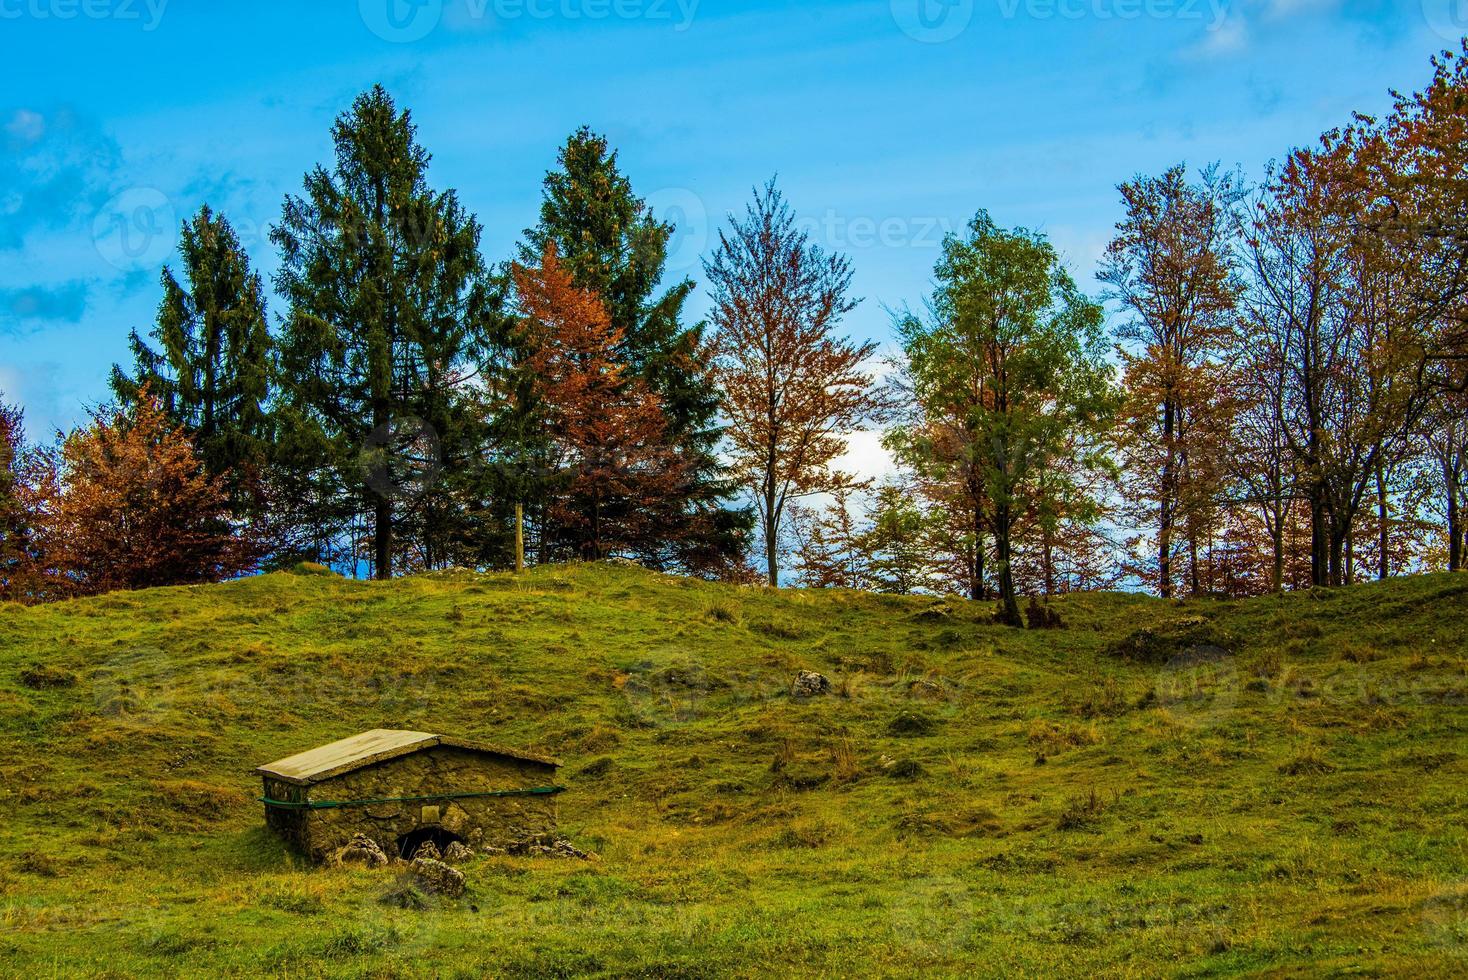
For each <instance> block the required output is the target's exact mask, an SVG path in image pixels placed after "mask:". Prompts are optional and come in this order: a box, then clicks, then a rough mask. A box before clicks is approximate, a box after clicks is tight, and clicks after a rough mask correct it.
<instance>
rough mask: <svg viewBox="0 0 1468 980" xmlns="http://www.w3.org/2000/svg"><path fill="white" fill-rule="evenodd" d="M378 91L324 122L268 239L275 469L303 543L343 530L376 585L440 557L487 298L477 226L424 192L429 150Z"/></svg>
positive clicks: (455, 205)
mask: <svg viewBox="0 0 1468 980" xmlns="http://www.w3.org/2000/svg"><path fill="white" fill-rule="evenodd" d="M416 132H417V131H416V127H415V126H414V124H413V122H412V119H411V115H410V114H409V113H408V112H407V111H406V110H399V109H398V107H397V106H396V105H395V104H394V102H393V99H392V98H391V96H389V95H388V93H387V92H386V91H384V90H383V88H382V87H381V86H376V87H374V88H373V89H372V90H371V91H370V92H367V93H364V94H363V95H361V96H360V97H358V98H357V100H356V101H355V102H354V103H353V105H352V108H351V109H350V110H349V111H347V112H346V113H344V114H343V115H342V116H341V117H340V118H338V119H337V121H336V123H335V125H334V126H333V127H332V138H333V141H334V143H335V147H336V162H335V165H334V166H333V168H332V169H330V170H328V169H326V168H324V167H317V168H316V169H315V170H313V171H311V172H310V173H309V174H307V175H306V178H305V194H304V196H301V197H294V196H293V197H288V198H287V199H286V201H285V209H284V213H283V214H282V216H281V220H280V223H279V224H278V225H277V226H276V227H275V228H274V229H273V230H272V232H271V239H272V240H273V241H274V242H275V243H276V245H277V246H279V248H280V250H281V268H280V271H279V272H278V274H277V277H276V285H277V287H278V288H279V290H280V292H281V294H282V295H283V296H284V297H285V299H286V301H287V302H288V303H289V310H288V312H287V315H286V317H285V322H284V326H283V330H282V334H281V338H280V342H279V350H280V355H279V362H280V384H281V408H280V412H279V422H280V427H281V444H282V449H281V455H282V469H283V470H285V471H286V480H287V482H288V484H289V485H290V486H292V487H294V488H295V489H296V490H297V491H299V492H298V493H296V494H295V496H296V497H297V499H300V500H303V501H305V502H306V503H305V506H304V509H303V510H302V512H301V513H300V515H299V518H298V519H299V522H300V523H301V524H302V525H303V526H304V529H305V531H306V532H307V533H306V537H307V538H308V539H309V540H311V541H312V542H314V545H315V547H316V548H317V549H319V550H327V549H330V548H331V547H332V546H333V545H334V544H336V543H339V542H340V541H341V540H342V538H343V537H344V536H354V535H355V534H356V532H357V531H358V530H360V531H362V532H365V534H366V536H368V537H369V538H370V540H371V552H370V562H371V566H372V570H373V573H374V574H375V575H376V576H377V577H378V578H389V577H391V576H392V574H393V570H394V568H395V567H396V566H397V564H398V563H399V562H400V561H401V562H404V563H406V564H407V565H408V566H410V567H440V566H442V565H444V564H447V563H449V562H451V561H452V560H453V559H454V557H455V554H456V552H455V546H456V540H457V538H458V532H459V531H460V530H461V528H460V527H459V526H458V522H459V520H460V517H461V515H462V513H463V511H464V508H462V507H460V506H458V505H456V503H455V501H454V499H453V498H454V496H455V491H456V483H457V481H458V480H460V478H462V477H464V476H465V474H467V473H469V472H470V471H472V469H473V467H470V466H467V465H466V464H467V463H468V462H469V461H470V460H471V459H473V458H475V457H477V455H478V453H479V452H480V451H481V450H482V447H483V436H484V429H483V415H482V413H481V412H478V411H476V410H475V399H474V398H473V397H472V395H471V391H470V389H471V387H472V385H471V382H472V380H473V378H474V376H475V372H476V366H475V365H476V360H477V358H478V355H479V348H480V346H481V344H482V342H483V339H484V336H485V333H486V329H487V325H488V324H489V323H490V322H491V321H492V319H493V316H494V312H495V311H494V309H493V307H494V294H493V292H492V291H491V290H489V289H488V288H487V287H486V284H485V277H484V266H483V262H482V260H481V259H480V256H479V235H480V228H479V225H478V223H477V222H476V221H475V220H474V218H473V216H471V215H469V214H468V213H467V212H465V210H464V209H463V208H462V207H461V206H460V205H459V202H458V198H457V196H456V195H455V193H454V192H453V191H451V190H450V191H442V192H439V191H435V190H433V189H432V188H430V187H429V185H428V164H429V159H430V157H429V154H428V152H427V151H426V150H424V149H423V147H422V146H420V145H419V144H418V142H417V138H416Z"/></svg>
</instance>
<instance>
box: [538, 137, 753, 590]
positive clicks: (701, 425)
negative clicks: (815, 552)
mask: <svg viewBox="0 0 1468 980" xmlns="http://www.w3.org/2000/svg"><path fill="white" fill-rule="evenodd" d="M673 233H674V228H673V226H672V225H671V224H669V223H666V222H662V221H659V220H658V219H657V217H656V216H655V215H654V214H653V213H652V211H651V210H650V209H649V208H648V206H647V203H646V202H645V201H644V200H642V199H641V198H639V197H637V196H636V195H635V194H634V193H633V192H632V185H631V182H630V181H629V180H628V179H627V177H626V176H624V175H623V174H622V172H621V170H620V169H619V168H618V165H617V154H616V152H615V151H614V150H612V149H610V147H609V146H608V144H607V140H606V139H605V138H604V137H602V136H599V135H596V134H595V133H592V132H591V131H590V130H589V129H587V128H585V127H582V128H581V129H579V130H577V131H576V132H575V133H573V134H572V135H571V137H570V138H569V139H568V140H567V141H566V145H565V146H564V147H562V148H561V151H560V155H559V169H557V170H554V171H551V172H550V173H548V174H547V175H546V178H545V187H544V197H543V199H542V202H541V207H540V223H539V224H538V225H537V226H536V227H534V228H531V229H528V230H527V231H526V232H525V242H524V243H523V244H522V245H521V246H520V261H521V264H522V265H526V266H533V265H536V264H537V263H539V262H540V260H541V257H542V256H543V255H544V254H545V252H546V249H547V248H548V247H554V248H555V250H556V252H557V254H558V255H559V256H560V261H561V263H562V265H563V267H564V268H565V269H566V270H568V271H569V272H570V274H571V276H572V278H573V281H574V282H575V285H576V286H577V287H578V288H581V289H587V290H591V291H592V292H594V293H596V294H597V295H598V296H600V297H601V298H602V301H603V302H604V303H605V304H606V308H607V312H608V314H609V315H610V317H611V324H612V326H613V327H614V328H615V329H617V330H619V331H621V333H622V336H623V338H624V340H623V350H624V351H625V356H626V358H627V361H628V363H629V365H630V366H631V368H632V370H633V371H634V372H635V373H636V374H638V375H639V376H641V377H642V379H643V380H644V381H645V382H646V383H647V385H648V387H649V388H650V389H651V390H652V392H653V393H654V394H655V395H656V396H657V397H658V399H659V401H660V402H661V404H662V405H663V408H664V411H665V413H666V415H667V420H668V426H667V432H666V436H665V438H666V439H667V440H668V443H669V446H670V448H671V449H673V450H674V451H675V452H677V453H678V455H679V456H681V457H682V464H681V465H682V466H683V467H684V468H685V470H686V472H687V473H688V474H689V475H690V479H689V480H688V481H687V482H686V490H685V494H686V495H685V497H684V499H683V501H682V506H681V507H680V508H678V509H677V513H676V515H675V518H674V520H672V521H671V522H670V523H669V524H667V525H665V526H662V527H659V528H656V529H654V530H653V531H652V533H651V536H650V537H649V538H647V539H646V540H644V541H641V542H638V543H637V545H636V549H635V550H636V551H637V553H638V555H639V557H641V558H642V559H643V560H645V561H649V562H652V563H654V564H658V565H668V566H681V567H684V568H688V569H690V570H694V571H707V570H710V569H716V568H720V567H724V566H727V565H728V563H729V562H730V561H731V560H733V559H736V558H737V557H739V555H740V553H741V552H742V549H743V542H744V540H745V538H746V537H747V535H748V531H749V528H750V526H751V523H752V519H751V515H750V514H749V513H748V512H747V511H735V510H731V509H728V508H727V507H726V506H725V504H726V502H727V501H728V500H729V499H730V498H731V497H732V496H733V495H734V494H735V492H736V487H735V486H734V484H733V483H732V482H731V481H730V480H729V478H728V476H727V474H726V473H725V472H724V469H723V467H722V465H721V464H720V462H719V459H718V456H717V454H716V451H715V450H716V446H717V444H718V442H719V439H720V436H721V431H720V429H719V427H718V424H717V416H718V411H719V393H718V390H717V387H716V385H715V384H714V380H713V377H712V375H711V373H710V371H709V369H708V363H709V360H710V352H709V350H708V344H707V342H706V340H705V337H704V325H703V324H702V323H697V324H692V325H687V324H685V323H684V322H683V316H684V311H683V308H684V304H685V303H686V302H687V299H688V296H689V294H690V293H691V292H692V291H693V281H692V280H691V279H688V278H686V277H685V278H683V279H681V280H679V281H677V282H673V283H671V284H668V285H667V286H666V288H664V282H663V280H664V278H665V275H664V273H665V266H666V265H667V259H668V242H669V240H670V239H671V238H672V236H673Z"/></svg>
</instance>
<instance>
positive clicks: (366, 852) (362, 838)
mask: <svg viewBox="0 0 1468 980" xmlns="http://www.w3.org/2000/svg"><path fill="white" fill-rule="evenodd" d="M336 863H337V864H361V865H366V866H367V867H369V868H381V867H385V866H386V865H387V855H386V854H384V853H383V852H382V848H381V847H379V846H377V841H375V840H373V839H372V838H371V837H368V836H367V835H366V834H355V835H353V837H352V839H351V840H350V841H348V842H347V844H346V846H345V847H343V848H342V849H341V850H339V851H337V852H336Z"/></svg>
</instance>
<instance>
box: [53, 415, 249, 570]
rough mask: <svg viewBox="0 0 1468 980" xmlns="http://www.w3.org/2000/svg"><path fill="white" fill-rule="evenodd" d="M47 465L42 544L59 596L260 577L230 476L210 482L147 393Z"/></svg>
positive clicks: (95, 421) (82, 432) (76, 437)
mask: <svg viewBox="0 0 1468 980" xmlns="http://www.w3.org/2000/svg"><path fill="white" fill-rule="evenodd" d="M43 458H44V474H43V475H42V477H41V483H42V486H43V489H42V491H41V492H40V495H39V496H40V499H41V500H42V501H43V504H42V514H41V515H40V518H41V519H40V524H41V526H42V528H43V531H42V535H41V540H42V542H43V546H44V554H45V560H46V565H47V568H48V571H49V572H50V577H51V579H52V581H53V583H55V584H56V585H57V587H58V589H59V590H60V591H63V592H66V593H69V594H75V595H95V594H98V593H102V592H111V591H114V590H118V589H146V588H153V587H156V586H165V585H192V584H197V583H203V582H219V581H223V580H225V579H228V578H232V577H235V576H238V575H243V574H246V573H248V572H251V571H253V570H254V569H255V568H256V564H257V561H258V558H259V554H260V549H259V547H258V546H257V545H256V544H255V543H254V541H253V540H252V537H251V534H250V531H249V529H248V528H238V527H235V526H232V524H231V522H230V503H229V495H228V493H227V491H226V487H225V479H226V476H225V475H224V474H221V475H220V476H217V477H211V476H209V475H208V474H207V473H206V471H205V467H204V463H203V460H202V459H201V458H200V456H199V454H198V453H197V452H196V451H195V449H194V446H193V443H192V442H190V441H189V438H188V436H186V435H185V434H184V433H183V432H182V431H181V430H179V429H177V428H175V427H173V426H172V425H171V424H170V423H169V421H168V419H167V417H166V416H165V415H164V413H163V410H162V407H161V406H160V404H159V402H158V400H157V399H156V398H153V397H152V396H150V395H149V394H148V393H147V391H146V390H144V391H142V392H140V393H139V396H138V399H137V400H136V401H135V402H134V403H133V404H132V405H131V406H130V407H129V408H128V409H127V410H126V411H121V410H119V411H115V412H110V413H108V412H97V413H95V414H94V415H93V418H92V424H91V425H90V426H89V427H88V428H85V429H78V430H77V431H75V432H72V433H71V434H70V435H69V436H67V437H66V439H65V440H64V441H63V442H62V443H61V446H60V447H59V449H57V450H54V451H48V452H46V453H44V454H43Z"/></svg>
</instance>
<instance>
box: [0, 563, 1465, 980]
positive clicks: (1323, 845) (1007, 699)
mask: <svg viewBox="0 0 1468 980" xmlns="http://www.w3.org/2000/svg"><path fill="white" fill-rule="evenodd" d="M1057 607H1058V608H1059V609H1060V611H1061V613H1062V615H1063V616H1064V618H1065V621H1066V628H1065V629H1062V630H1056V631H1048V632H1040V633H1025V632H1018V631H1013V630H1006V629H1001V628H997V627H994V626H992V625H988V624H986V623H985V621H984V620H985V618H986V616H987V614H988V613H989V612H990V611H991V610H990V609H989V608H988V607H987V606H983V607H981V606H976V605H969V604H964V603H958V602H951V601H944V602H939V601H937V600H934V599H929V598H910V599H909V598H895V597H881V596H871V595H859V594H850V593H823V594H808V593H802V592H781V593H775V592H771V591H768V590H758V589H756V590H750V589H733V588H728V587H723V586H715V585H709V584H704V583H699V582H692V581H685V580H680V579H674V578H667V577H663V576H658V575H654V574H651V573H647V572H644V571H641V570H637V569H632V568H623V567H614V566H595V567H585V568H575V569H541V570H538V571H535V572H532V573H530V574H528V575H526V576H524V577H523V578H521V579H514V578H512V577H510V576H478V575H471V574H467V573H465V574H452V575H442V576H425V577H422V578H417V579H412V580H407V581H400V582H394V583H390V584H374V583H360V582H347V581H343V580H340V579H337V578H334V577H325V576H301V575H284V574H282V575H272V576H268V577H265V578H260V579H255V580H250V581H245V582H239V583H234V584H229V585H223V586H217V587H208V588H184V589H166V590H158V591H153V592H147V593H136V594H119V595H113V596H107V597H103V598H98V599H91V600H85V601H78V602H72V603H68V604H64V605H59V606H54V607H49V608H40V609H22V608H20V607H16V606H3V607H0V805H3V806H0V813H3V816H4V819H5V823H6V825H5V827H4V829H3V832H0V974H15V973H19V972H22V971H23V972H25V973H28V974H37V975H48V974H66V975H72V974H76V973H89V974H96V975H107V974H111V975H118V976H123V975H134V974H137V973H140V972H143V973H147V972H157V973H169V974H186V975H188V974H218V973H226V974H228V973H238V974H254V973H259V972H262V971H269V972H275V973H280V974H287V975H296V976H303V977H304V976H317V975H320V974H321V973H322V972H327V973H333V974H341V975H362V976H416V975H454V974H462V975H464V976H480V975H484V974H486V973H500V974H506V975H517V974H518V975H535V976H545V975H569V974H579V973H583V972H584V973H603V974H612V975H620V974H626V973H639V974H643V975H648V976H708V975H724V974H729V973H734V974H760V973H769V972H779V973H790V972H793V973H805V974H817V973H819V974H846V975H851V974H857V973H861V974H867V975H884V974H910V973H912V972H914V971H926V972H929V973H938V974H963V973H972V972H974V971H976V970H978V971H983V972H986V973H995V972H1003V973H1009V974H1019V973H1029V974H1036V973H1044V974H1056V973H1060V974H1080V973H1087V974H1097V975H1105V976H1111V975H1133V976H1135V975H1153V974H1159V973H1160V974H1177V975H1188V976H1217V975H1235V974H1246V975H1248V974H1264V975H1277V976H1296V975H1311V976H1315V975H1322V974H1333V973H1334V974H1348V973H1349V974H1352V975H1357V974H1361V975H1381V974H1397V975H1400V974H1417V975H1426V974H1432V973H1436V974H1439V975H1443V974H1453V973H1459V974H1468V847H1465V845H1468V741H1465V733H1468V697H1465V693H1468V676H1465V671H1468V637H1465V629H1468V627H1465V612H1468V577H1457V578H1453V577H1446V576H1440V577H1432V578H1423V579H1416V580H1410V581H1395V582H1390V583H1386V584H1382V585H1369V586H1361V587H1356V588H1353V589H1349V590H1345V591H1342V592H1337V593H1310V594H1300V595H1293V596H1288V597H1283V598H1271V599H1264V600H1256V601H1250V602H1240V603H1197V604H1181V603H1167V602H1161V601H1158V600H1152V599H1146V598H1140V597H1133V596H1117V595H1110V596H1085V597H1074V598H1068V599H1065V600H1062V601H1060V602H1058V603H1057ZM1223 650H1227V651H1229V652H1230V654H1232V655H1231V656H1223V655H1222V654H1221V651H1223ZM1179 651H1184V652H1186V651H1194V653H1192V654H1187V653H1185V654H1184V657H1183V658H1182V659H1181V660H1173V659H1171V658H1172V657H1173V656H1174V655H1175V654H1177V653H1178V652H1179ZM1199 651H1201V652H1199ZM802 668H811V669H815V670H819V671H822V672H823V673H825V674H827V675H828V676H830V677H831V678H832V680H833V682H834V684H835V688H836V690H835V692H834V693H833V694H832V695H831V696H829V697H825V698H817V699H813V700H810V701H801V700H796V699H793V698H791V697H790V696H789V694H788V690H789V684H790V681H791V679H792V678H793V677H794V675H795V674H796V672H797V671H798V670H800V669H802ZM373 727H403V728H419V729H426V730H431V731H445V732H451V733H455V734H460V735H464V736H470V737H482V738H486V739H490V740H494V741H499V742H505V743H509V744H519V745H523V746H527V747H536V748H541V749H546V750H550V751H552V752H555V753H557V754H560V755H562V756H563V757H564V758H565V760H566V768H565V769H564V770H563V774H562V775H563V779H562V782H564V783H566V784H567V785H568V786H569V791H568V792H567V793H566V794H565V795H564V796H563V797H562V798H561V814H562V827H563V830H564V831H566V832H567V833H568V835H569V836H571V837H572V839H573V840H574V841H575V842H577V843H578V844H580V845H581V846H583V847H587V848H589V849H591V850H594V851H596V852H598V853H599V854H600V856H601V860H600V861H598V862H595V863H582V862H576V861H557V860H550V859H513V858H495V859H486V860H481V861H479V862H476V863H474V864H472V865H469V866H468V867H467V869H466V870H467V873H468V876H469V881H470V894H469V897H468V898H466V899H465V900H463V901H462V902H458V903H452V904H446V905H442V906H440V907H437V908H432V909H429V910H426V911H404V910H398V909H391V908H388V907H385V906H383V905H381V904H380V903H379V902H378V897H379V896H380V895H381V894H382V892H383V891H384V890H385V889H386V888H387V887H388V885H389V883H390V879H391V874H390V873H388V872H369V871H342V870H318V869H313V868H306V867H302V866H300V865H299V863H298V862H297V861H296V860H295V859H293V858H292V856H291V855H290V854H288V853H286V852H285V851H283V850H282V849H281V847H280V846H278V845H277V844H276V842H275V841H274V840H273V839H272V838H271V837H270V836H269V835H268V834H266V833H265V832H264V830H263V820H262V816H261V809H260V806H259V804H258V803H255V802H254V800H253V798H254V797H255V796H256V795H257V794H258V789H259V787H258V786H257V784H256V782H255V780H254V778H253V777H252V776H251V775H250V770H251V769H252V768H253V767H254V766H255V765H257V764H260V763H262V762H266V761H269V760H272V759H275V758H278V757H280V756H282V755H286V754H289V753H291V752H294V751H297V750H299V749H304V748H307V747H310V746H313V745H316V744H319V743H322V742H326V741H330V740H333V739H336V738H339V737H342V736H344V735H348V734H353V733H356V732H358V731H360V730H363V729H367V728H373Z"/></svg>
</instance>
